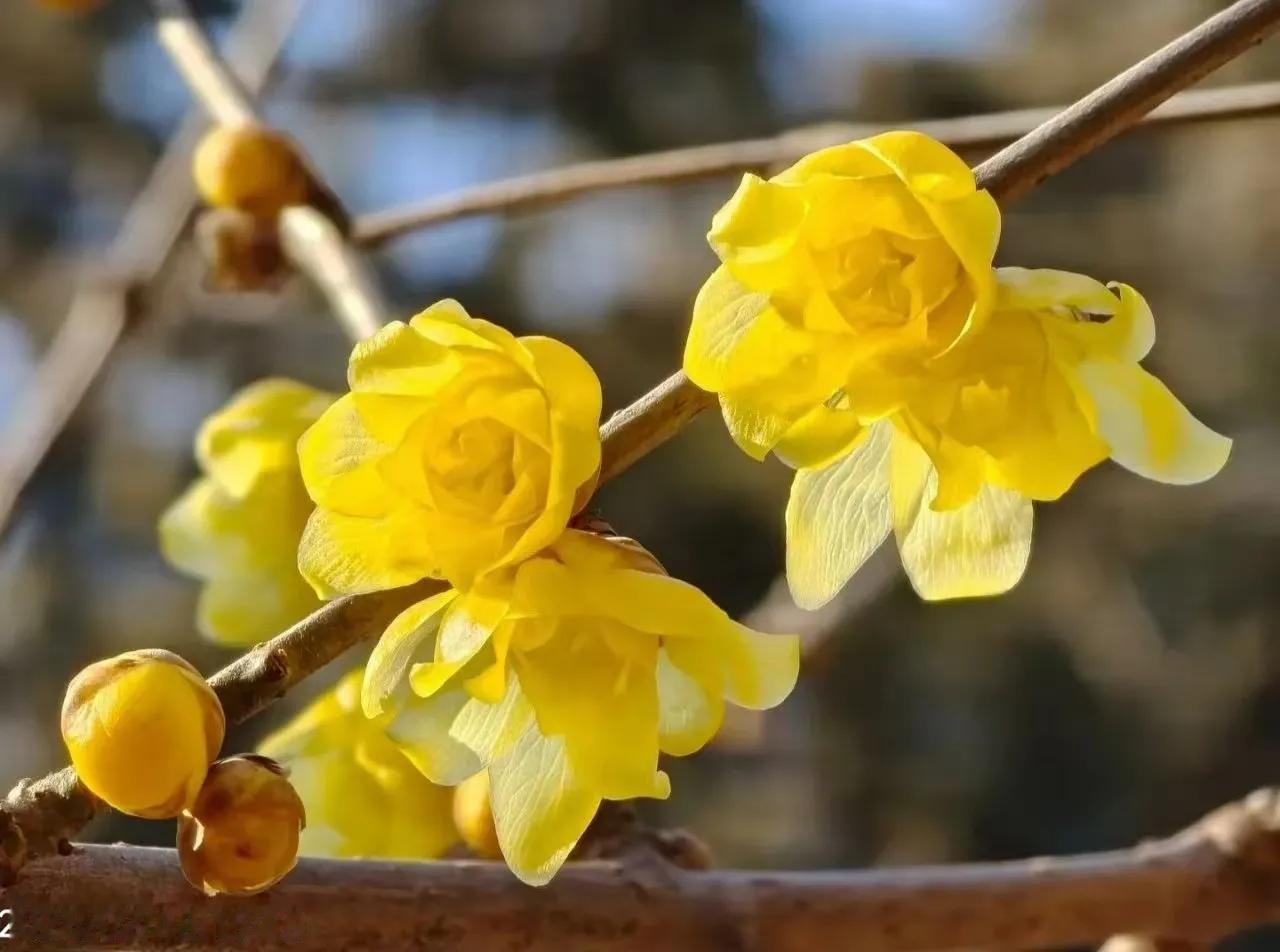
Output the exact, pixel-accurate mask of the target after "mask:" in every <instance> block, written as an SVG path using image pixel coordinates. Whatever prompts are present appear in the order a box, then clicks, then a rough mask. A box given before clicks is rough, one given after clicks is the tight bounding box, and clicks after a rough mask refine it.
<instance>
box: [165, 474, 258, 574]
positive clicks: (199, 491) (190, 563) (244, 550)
mask: <svg viewBox="0 0 1280 952" xmlns="http://www.w3.org/2000/svg"><path fill="white" fill-rule="evenodd" d="M237 514H238V510H237V506H236V500H235V499H233V498H232V497H230V496H228V495H227V494H226V493H225V492H224V491H223V490H222V489H220V488H219V487H218V484H217V483H215V482H214V481H213V480H212V479H198V480H196V481H195V482H194V483H192V484H191V485H190V486H189V487H188V488H187V491H186V492H184V493H183V494H182V495H181V496H179V497H178V498H177V499H176V500H174V502H173V503H172V505H170V506H169V508H168V509H166V510H165V512H164V514H163V515H162V516H161V517H160V522H159V526H158V530H159V536H160V551H161V552H163V553H164V557H165V560H166V561H167V562H169V564H171V565H173V566H174V567H176V568H178V569H181V570H182V571H184V572H187V573H190V574H192V575H196V576H198V577H200V578H208V577H210V576H212V575H216V574H218V573H220V572H224V571H226V569H227V567H228V566H232V565H236V564H244V563H245V562H246V561H248V560H250V559H252V558H253V552H252V548H253V547H252V543H251V541H250V539H249V538H248V534H247V533H242V532H239V531H236V529H237V528H238V526H239V520H238V519H237Z"/></svg>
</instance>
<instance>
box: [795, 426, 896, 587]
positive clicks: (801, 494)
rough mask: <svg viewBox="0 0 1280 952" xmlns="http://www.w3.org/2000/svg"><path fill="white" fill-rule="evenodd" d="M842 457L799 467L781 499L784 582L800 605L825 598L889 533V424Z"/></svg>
mask: <svg viewBox="0 0 1280 952" xmlns="http://www.w3.org/2000/svg"><path fill="white" fill-rule="evenodd" d="M865 432H866V436H865V437H864V438H863V439H862V441H861V442H859V443H857V444H856V445H855V446H854V448H853V450H852V451H850V452H849V453H848V454H847V455H845V456H844V457H843V458H842V459H840V460H837V461H836V462H835V463H833V464H831V465H830V466H828V467H826V468H825V469H802V470H800V471H798V472H797V473H796V477H795V480H794V481H793V482H792V484H791V497H790V499H789V500H788V501H787V515H786V526H787V582H788V584H789V585H790V587H791V594H792V597H793V598H795V600H796V604H797V605H799V606H800V607H801V608H807V609H814V608H819V607H821V606H822V605H825V604H826V603H827V602H829V601H830V600H831V599H832V598H833V597H834V596H835V594H836V593H837V592H839V591H840V589H841V588H843V587H844V584H845V583H846V582H847V581H848V580H849V578H850V577H851V576H852V575H853V573H854V572H856V571H857V570H858V568H859V567H860V566H861V565H862V563H863V562H865V561H866V560H867V558H868V557H869V556H870V555H871V553H872V552H874V551H875V550H876V549H877V548H878V547H879V546H880V543H882V542H883V541H884V539H885V536H887V535H888V534H889V527H890V525H891V524H892V523H891V518H890V513H889V480H888V473H889V448H890V446H891V444H892V433H893V429H892V426H891V425H890V424H889V423H877V424H875V425H874V426H872V427H869V428H868V429H867V430H866V431H865Z"/></svg>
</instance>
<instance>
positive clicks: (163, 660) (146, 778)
mask: <svg viewBox="0 0 1280 952" xmlns="http://www.w3.org/2000/svg"><path fill="white" fill-rule="evenodd" d="M225 730H226V720H225V718H224V716H223V713H222V705H221V704H220V703H219V702H218V696H217V695H216V694H214V693H213V689H212V688H210V687H209V685H208V683H207V682H206V681H205V680H204V678H202V677H200V672H198V671H197V670H196V669H195V668H193V667H192V666H191V665H190V664H188V663H187V662H186V661H184V660H183V659H182V658H180V657H178V656H177V655H176V654H173V653H172V652H169V651H159V650H144V651H129V652H126V653H125V654H122V655H117V656H116V657H114V658H108V659H106V660H104V661H98V662H96V663H95V664H91V665H89V667H87V668H85V669H84V670H83V671H81V672H80V673H79V674H77V675H76V676H75V678H73V679H72V681H71V683H70V684H69V685H68V686H67V696H66V698H65V700H64V701H63V702H62V739H63V741H65V743H66V745H67V750H68V751H69V752H70V754H71V763H72V765H73V766H74V767H75V768H76V773H77V774H78V775H79V777H80V781H81V783H83V784H84V785H85V786H86V787H88V788H89V790H90V791H91V792H92V793H94V794H95V795H96V796H98V797H100V798H101V799H103V800H105V801H106V802H107V803H108V804H110V805H111V806H112V807H114V808H115V809H117V810H119V811H121V812H122V813H130V814H133V815H134V816H141V817H147V818H149V819H163V818H165V817H171V816H176V815H177V814H178V813H180V812H181V811H182V809H183V808H184V807H186V806H187V805H188V804H189V803H191V802H192V801H193V800H194V799H195V796H196V792H197V791H198V790H199V789H200V784H201V783H203V782H204V778H205V772H206V771H207V770H208V768H209V763H210V761H212V760H213V758H214V757H216V756H217V755H218V748H219V747H221V746H222V736H223V733H224V732H225Z"/></svg>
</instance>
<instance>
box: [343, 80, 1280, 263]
mask: <svg viewBox="0 0 1280 952" xmlns="http://www.w3.org/2000/svg"><path fill="white" fill-rule="evenodd" d="M1065 109H1066V107H1065V106H1046V107H1044V108H1040V109H1011V110H1007V111H1004V112H991V113H982V114H979V115H974V116H958V117H955V118H950V119H925V120H923V121H922V120H919V119H904V120H900V121H899V122H886V123H869V122H830V123H824V124H822V125H817V126H809V127H806V128H803V129H795V130H793V131H791V132H786V133H783V134H782V135H778V136H774V137H772V138H768V139H745V140H742V141H739V142H722V143H717V144H716V145H705V146H695V147H693V148H688V149H671V150H668V151H666V152H653V153H650V154H648V155H634V156H627V157H625V158H621V159H602V160H599V161H595V162H584V163H582V164H580V165H570V166H566V167H563V168H557V169H550V170H548V171H545V172H534V173H531V174H529V175H520V176H516V177H514V178H509V179H504V180H502V181H498V182H490V183H487V184H485V185H478V186H475V187H474V188H468V189H462V190H460V191H457V192H452V193H450V194H447V195H442V196H440V197H439V198H433V199H430V200H428V201H425V202H421V203H418V204H415V205H410V206H407V207H403V208H392V209H388V210H387V211H384V212H374V213H372V214H369V215H362V216H360V217H359V218H358V219H356V221H355V225H354V229H353V237H354V239H355V241H356V242H358V243H360V244H379V243H381V242H384V241H391V240H393V239H395V238H399V237H401V236H402V235H406V234H410V233H412V232H415V231H419V230H421V229H423V228H431V227H434V226H437V225H443V224H445V223H446V222H451V221H456V220H458V219H460V218H470V217H473V216H475V215H494V214H499V215H508V214H512V213H514V212H520V211H526V210H528V209H532V208H538V207H541V206H544V205H552V204H558V203H560V202H565V201H569V200H570V199H573V198H577V197H578V196H581V195H589V194H591V193H593V192H600V191H606V190H611V189H619V188H634V187H636V186H641V185H660V184H671V183H674V182H693V181H699V180H701V179H708V178H716V177H719V176H722V175H733V174H737V173H740V172H760V171H764V170H767V169H770V168H776V167H778V166H783V165H790V164H791V163H792V162H795V161H796V160H797V159H799V158H801V157H802V156H805V155H807V154H809V153H810V152H814V151H817V150H818V149H822V148H825V147H826V146H829V145H836V144H838V143H841V142H849V141H851V140H853V139H861V138H864V137H866V136H872V135H875V134H876V133H878V132H883V131H885V130H886V129H915V130H917V131H919V132H923V133H925V134H926V135H929V136H932V137H933V138H934V139H937V140H938V141H939V142H945V143H946V144H947V145H949V146H951V147H952V148H953V149H956V150H957V151H961V152H980V151H982V150H988V149H995V148H999V147H1000V146H1002V145H1005V144H1007V143H1009V142H1011V141H1013V140H1014V139H1017V138H1018V137H1019V136H1024V135H1026V134H1027V133H1028V132H1030V131H1032V130H1033V129H1036V128H1038V127H1040V126H1041V125H1043V124H1045V123H1046V122H1049V121H1050V120H1051V119H1054V118H1055V117H1056V116H1058V115H1059V114H1060V113H1062V112H1063V111H1064V110H1065ZM1277 112H1280V82H1270V83H1245V84H1242V85H1239V86H1225V87H1221V88H1219V89H1197V90H1193V91H1191V92H1186V93H1180V94H1178V95H1177V96H1174V97H1173V98H1172V99H1170V100H1169V101H1168V102H1166V103H1164V104H1163V105H1162V106H1160V107H1159V108H1157V109H1156V110H1154V111H1153V112H1151V113H1149V114H1147V115H1145V116H1143V117H1142V118H1141V119H1139V120H1138V121H1137V122H1136V123H1135V125H1136V126H1141V127H1152V126H1154V127H1157V128H1166V127H1169V126H1178V125H1185V124H1188V123H1194V122H1206V121H1210V120H1223V119H1241V118H1248V117H1253V116H1270V115H1275V114H1276V113H1277Z"/></svg>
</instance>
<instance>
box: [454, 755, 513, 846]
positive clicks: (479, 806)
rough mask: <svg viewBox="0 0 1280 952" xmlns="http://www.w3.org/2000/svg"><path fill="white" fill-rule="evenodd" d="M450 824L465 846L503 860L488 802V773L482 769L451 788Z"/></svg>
mask: <svg viewBox="0 0 1280 952" xmlns="http://www.w3.org/2000/svg"><path fill="white" fill-rule="evenodd" d="M453 825H454V826H456V827H457V828H458V835H459V836H460V837H462V842H464V843H466V844H467V848H468V849H469V850H471V852H472V853H474V854H475V855H476V856H478V857H479V858H481V859H502V847H501V846H499V845H498V829H497V827H495V826H494V825H493V806H492V805H491V804H490V802H489V774H488V773H486V772H484V771H481V772H480V773H478V774H476V775H475V776H474V777H468V778H467V779H466V780H464V781H462V783H460V784H458V785H457V786H456V787H454V788H453Z"/></svg>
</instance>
